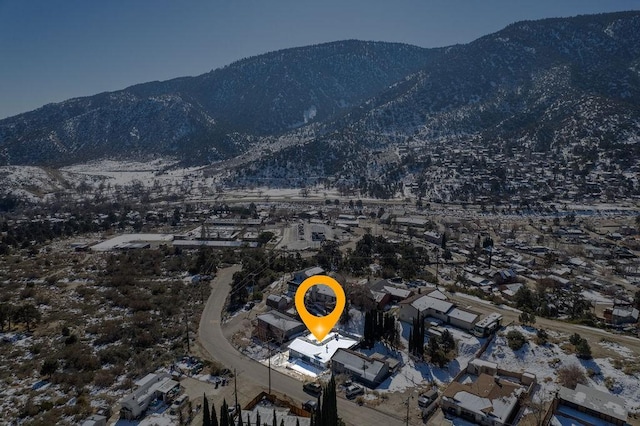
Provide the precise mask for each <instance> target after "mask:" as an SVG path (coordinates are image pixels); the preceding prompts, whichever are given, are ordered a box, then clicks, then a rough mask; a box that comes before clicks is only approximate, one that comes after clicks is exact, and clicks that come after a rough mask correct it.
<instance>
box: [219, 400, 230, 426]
mask: <svg viewBox="0 0 640 426" xmlns="http://www.w3.org/2000/svg"><path fill="white" fill-rule="evenodd" d="M220 426H231V425H230V424H229V406H228V405H227V400H226V399H224V400H223V401H222V407H221V408H220Z"/></svg>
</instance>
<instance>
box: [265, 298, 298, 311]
mask: <svg viewBox="0 0 640 426" xmlns="http://www.w3.org/2000/svg"><path fill="white" fill-rule="evenodd" d="M266 303H267V306H268V307H270V308H273V309H275V310H278V311H280V312H284V311H286V310H287V309H289V308H291V307H292V306H293V299H292V298H291V297H289V296H284V295H279V294H270V295H269V296H267V301H266Z"/></svg>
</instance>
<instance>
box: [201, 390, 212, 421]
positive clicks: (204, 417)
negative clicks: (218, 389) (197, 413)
mask: <svg viewBox="0 0 640 426" xmlns="http://www.w3.org/2000/svg"><path fill="white" fill-rule="evenodd" d="M203 396H204V401H203V402H202V426H211V415H210V414H209V400H208V399H207V395H204V394H203Z"/></svg>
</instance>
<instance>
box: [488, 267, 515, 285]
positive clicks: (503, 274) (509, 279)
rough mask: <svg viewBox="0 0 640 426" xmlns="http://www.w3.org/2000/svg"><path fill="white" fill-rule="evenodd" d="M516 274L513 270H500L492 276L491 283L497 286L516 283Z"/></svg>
mask: <svg viewBox="0 0 640 426" xmlns="http://www.w3.org/2000/svg"><path fill="white" fill-rule="evenodd" d="M517 278H518V274H516V273H515V272H514V270H513V269H501V270H500V271H497V272H495V273H494V274H493V281H494V282H495V283H496V284H497V285H502V284H511V283H513V282H515V281H516V279H517Z"/></svg>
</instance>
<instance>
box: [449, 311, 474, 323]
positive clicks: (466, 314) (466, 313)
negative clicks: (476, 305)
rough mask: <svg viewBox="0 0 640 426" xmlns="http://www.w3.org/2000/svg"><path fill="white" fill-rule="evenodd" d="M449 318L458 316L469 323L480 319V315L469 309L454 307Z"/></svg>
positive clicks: (457, 317)
mask: <svg viewBox="0 0 640 426" xmlns="http://www.w3.org/2000/svg"><path fill="white" fill-rule="evenodd" d="M448 315H449V318H456V319H458V320H460V321H464V322H466V323H469V324H473V322H474V321H475V320H476V319H478V315H477V314H474V313H472V312H469V311H465V310H462V309H460V308H454V309H452V310H451V312H449V314H448Z"/></svg>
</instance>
